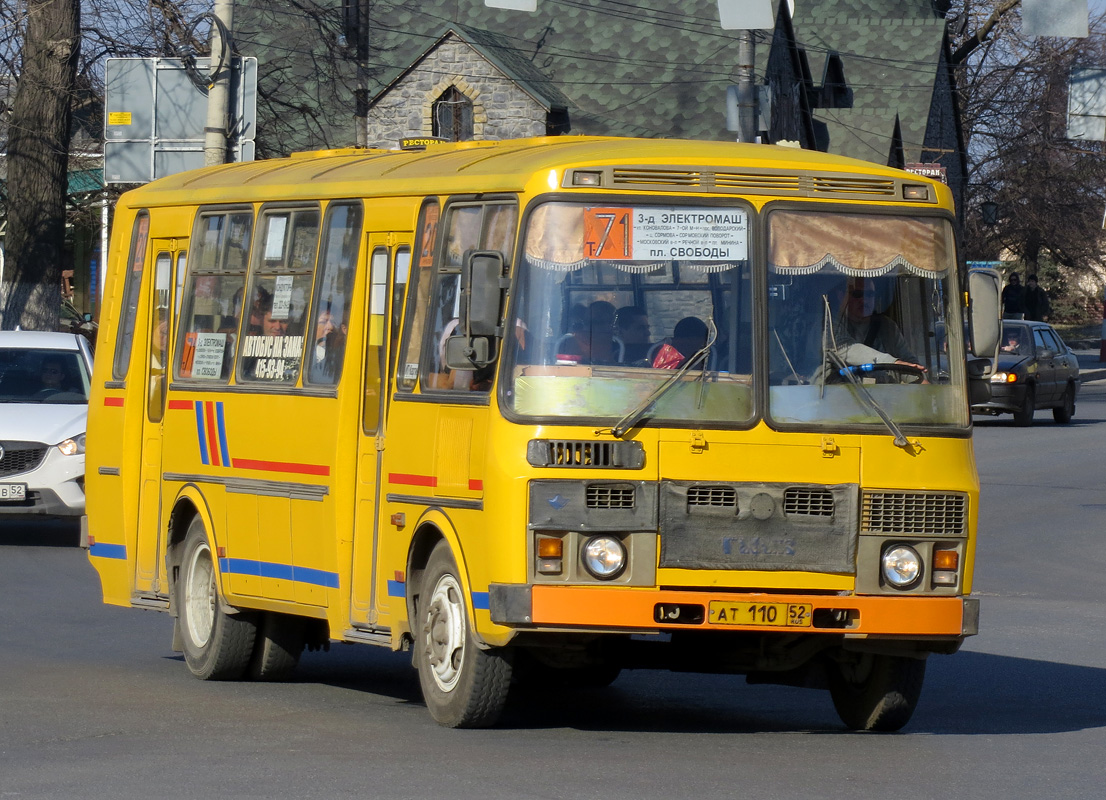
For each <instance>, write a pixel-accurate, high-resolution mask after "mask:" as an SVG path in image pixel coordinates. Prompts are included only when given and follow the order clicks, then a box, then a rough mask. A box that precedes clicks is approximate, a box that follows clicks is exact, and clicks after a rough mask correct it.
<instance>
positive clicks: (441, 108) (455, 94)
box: [432, 86, 473, 142]
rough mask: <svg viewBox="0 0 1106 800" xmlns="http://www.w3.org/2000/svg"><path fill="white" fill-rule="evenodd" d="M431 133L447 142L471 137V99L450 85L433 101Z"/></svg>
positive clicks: (463, 140) (467, 139)
mask: <svg viewBox="0 0 1106 800" xmlns="http://www.w3.org/2000/svg"><path fill="white" fill-rule="evenodd" d="M432 118H433V128H434V131H433V134H434V136H437V137H440V138H442V139H445V140H446V141H449V142H465V141H469V140H470V139H472V138H473V124H472V122H473V120H472V100H470V99H469V98H468V97H466V96H465V95H464V94H463V93H462V92H461V90H460V89H458V88H457V87H456V86H450V87H449V88H448V89H446V90H445V91H444V92H442V94H441V95H440V96H439V97H438V99H437V100H435V101H434V108H433V116H432Z"/></svg>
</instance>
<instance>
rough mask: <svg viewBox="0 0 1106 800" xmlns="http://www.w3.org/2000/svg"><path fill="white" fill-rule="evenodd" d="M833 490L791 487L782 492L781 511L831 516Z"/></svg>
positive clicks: (803, 514)
mask: <svg viewBox="0 0 1106 800" xmlns="http://www.w3.org/2000/svg"><path fill="white" fill-rule="evenodd" d="M833 512H834V502H833V492H831V491H829V490H828V489H808V488H805V487H804V488H798V487H793V488H791V489H787V490H786V491H785V492H784V493H783V513H785V514H787V515H789V516H799V517H832V516H833Z"/></svg>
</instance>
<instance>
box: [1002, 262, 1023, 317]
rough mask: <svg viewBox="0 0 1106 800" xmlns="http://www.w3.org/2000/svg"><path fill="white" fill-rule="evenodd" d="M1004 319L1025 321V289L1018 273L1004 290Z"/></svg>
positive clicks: (1012, 275)
mask: <svg viewBox="0 0 1106 800" xmlns="http://www.w3.org/2000/svg"><path fill="white" fill-rule="evenodd" d="M1002 318H1003V319H1025V287H1024V286H1022V282H1021V278H1020V277H1019V276H1018V273H1016V272H1015V273H1012V274H1011V275H1010V281H1009V282H1008V283H1007V284H1006V288H1005V289H1003V290H1002Z"/></svg>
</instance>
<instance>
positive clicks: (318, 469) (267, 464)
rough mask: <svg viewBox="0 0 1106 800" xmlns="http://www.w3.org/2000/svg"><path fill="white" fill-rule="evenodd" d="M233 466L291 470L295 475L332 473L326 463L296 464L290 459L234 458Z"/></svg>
mask: <svg viewBox="0 0 1106 800" xmlns="http://www.w3.org/2000/svg"><path fill="white" fill-rule="evenodd" d="M231 463H232V466H234V467H236V468H239V469H256V470H261V471H262V472H289V473H292V474H294V475H322V476H323V477H327V476H329V475H330V467H328V466H327V465H326V464H295V463H292V462H288V461H258V460H257V459H253V458H232V459H231Z"/></svg>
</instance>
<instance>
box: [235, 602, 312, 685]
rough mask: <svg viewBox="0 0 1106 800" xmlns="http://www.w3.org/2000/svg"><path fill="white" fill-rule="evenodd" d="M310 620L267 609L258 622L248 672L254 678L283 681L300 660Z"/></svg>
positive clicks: (257, 679) (256, 679)
mask: <svg viewBox="0 0 1106 800" xmlns="http://www.w3.org/2000/svg"><path fill="white" fill-rule="evenodd" d="M306 633H307V620H305V619H304V618H303V617H297V616H294V615H292V614H277V613H275V612H266V613H264V614H262V616H261V623H260V624H259V625H258V626H257V637H256V641H255V642H254V646H253V658H252V659H250V667H249V676H250V678H251V679H252V680H255V681H283V680H286V679H287V678H288V676H289V675H291V674H292V672H293V671H295V669H296V666H297V665H298V664H299V663H300V653H302V652H303V646H304V642H305V641H306V638H307V637H306Z"/></svg>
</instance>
